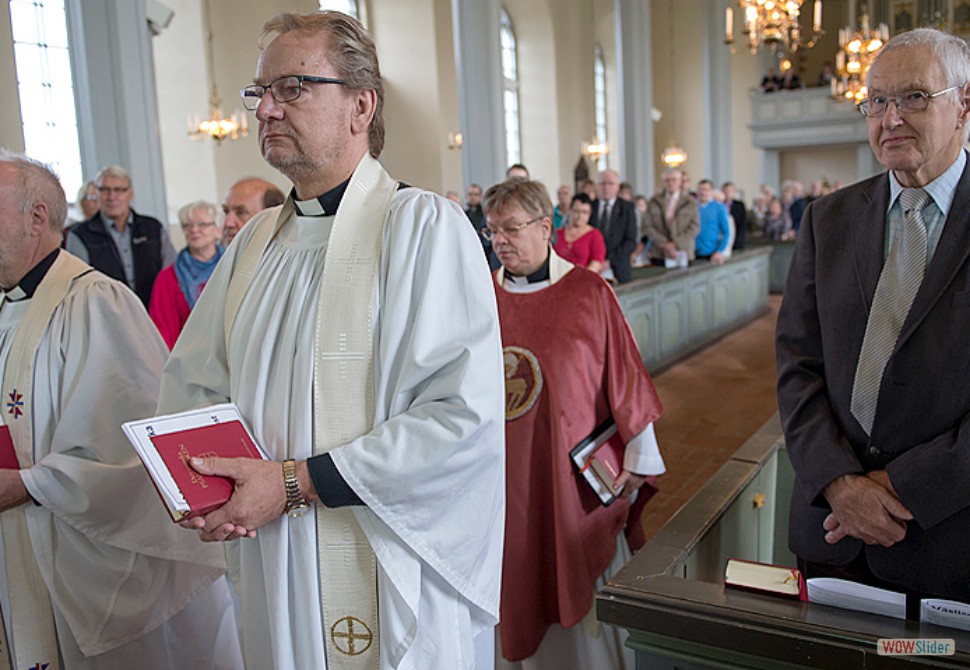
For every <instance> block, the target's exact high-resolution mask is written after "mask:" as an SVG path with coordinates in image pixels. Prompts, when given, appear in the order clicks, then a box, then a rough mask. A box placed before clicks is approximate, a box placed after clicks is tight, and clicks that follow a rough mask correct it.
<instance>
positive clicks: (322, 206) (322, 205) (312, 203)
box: [292, 179, 350, 216]
mask: <svg viewBox="0 0 970 670" xmlns="http://www.w3.org/2000/svg"><path fill="white" fill-rule="evenodd" d="M349 183H350V179H347V180H346V181H344V182H343V183H341V184H338V185H337V186H335V187H334V188H332V189H330V190H329V191H327V192H326V193H324V194H323V195H318V196H317V197H315V198H310V199H309V200H297V199H296V189H293V193H292V197H293V204H294V205H295V206H296V214H297V216H333V215H334V214H336V213H337V208H338V207H339V206H340V201H341V200H342V199H343V197H344V192H345V191H346V190H347V184H349Z"/></svg>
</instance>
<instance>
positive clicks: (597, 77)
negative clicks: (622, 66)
mask: <svg viewBox="0 0 970 670" xmlns="http://www.w3.org/2000/svg"><path fill="white" fill-rule="evenodd" d="M593 58H594V60H593V93H594V97H595V101H594V104H595V106H596V139H598V140H599V141H600V142H602V143H603V144H607V143H608V142H609V138H608V137H607V136H606V62H605V61H604V60H603V49H602V48H601V47H600V46H599V45H597V46H596V52H595V54H594V56H593ZM596 169H597V170H599V171H600V172H602V171H603V170H605V169H606V154H600V157H599V158H598V159H596Z"/></svg>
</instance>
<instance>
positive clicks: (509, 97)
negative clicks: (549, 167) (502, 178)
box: [499, 7, 522, 166]
mask: <svg viewBox="0 0 970 670" xmlns="http://www.w3.org/2000/svg"><path fill="white" fill-rule="evenodd" d="M499 40H500V48H501V51H502V111H503V118H504V119H505V157H506V158H505V160H506V166H509V165H514V164H516V163H521V162H522V119H521V115H520V111H519V110H520V108H521V104H520V103H521V96H520V95H519V54H518V41H517V39H516V37H515V27H514V26H513V25H512V18H511V17H510V16H509V13H508V11H506V9H505V7H502V10H501V13H500V14H499Z"/></svg>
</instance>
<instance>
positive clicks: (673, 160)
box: [660, 0, 730, 168]
mask: <svg viewBox="0 0 970 670" xmlns="http://www.w3.org/2000/svg"><path fill="white" fill-rule="evenodd" d="M728 9H729V10H730V7H729V8H728ZM667 23H668V25H669V26H670V62H671V63H674V62H676V61H675V60H674V44H675V43H676V41H677V34H676V33H677V23H676V22H675V21H674V5H673V0H670V2H669V3H668V4H667ZM670 102H671V108H672V109H673V114H672V115H671V118H672V119H673V120H672V123H673V126H674V134H675V135H676V134H677V86H673V88H672V92H671V95H670ZM660 162H661V163H663V164H664V165H666V166H667V167H670V168H676V167H680V166H681V165H683V164H684V163H686V162H687V151H685V150H684V148H683V147H681V146H680V145H679V144H677V142H675V141H674V138H673V137H671V138H670V143H669V144H668V145H667V148H666V149H664V150H663V151H661V152H660Z"/></svg>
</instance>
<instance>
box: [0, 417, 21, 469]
mask: <svg viewBox="0 0 970 670" xmlns="http://www.w3.org/2000/svg"><path fill="white" fill-rule="evenodd" d="M19 469H20V461H18V460H17V450H16V449H14V446H13V438H12V437H10V429H9V428H8V427H7V426H0V470H19Z"/></svg>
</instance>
